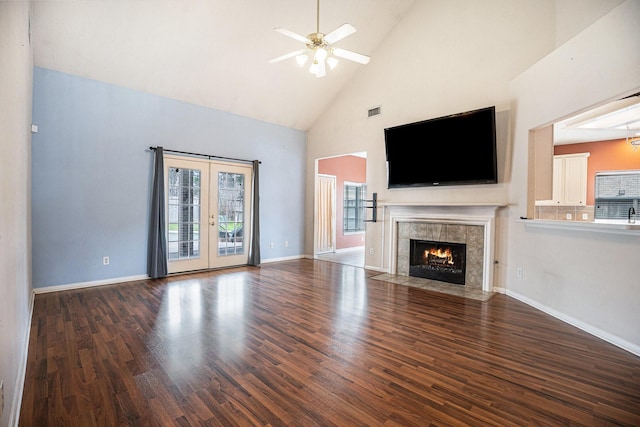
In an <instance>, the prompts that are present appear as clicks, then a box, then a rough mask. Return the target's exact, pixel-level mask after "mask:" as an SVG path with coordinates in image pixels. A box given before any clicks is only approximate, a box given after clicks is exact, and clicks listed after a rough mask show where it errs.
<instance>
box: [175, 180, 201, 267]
mask: <svg viewBox="0 0 640 427" xmlns="http://www.w3.org/2000/svg"><path fill="white" fill-rule="evenodd" d="M168 199H169V200H168V201H169V206H168V212H169V218H168V236H167V237H168V239H167V241H168V249H169V261H175V260H184V259H192V258H198V257H199V256H200V171H199V170H197V169H186V168H169V196H168Z"/></svg>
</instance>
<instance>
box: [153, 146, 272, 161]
mask: <svg viewBox="0 0 640 427" xmlns="http://www.w3.org/2000/svg"><path fill="white" fill-rule="evenodd" d="M157 148H158V147H149V149H150V150H154V151H155V150H156V149H157ZM162 151H163V152H166V153H176V154H187V155H189V156H199V157H207V158H208V159H209V160H211V159H222V160H233V161H235V162H245V163H253V160H246V159H235V158H233V157H223V156H212V155H211V154H200V153H190V152H188V151H178V150H168V149H166V148H163V149H162ZM258 163H260V164H262V162H261V161H259V160H258Z"/></svg>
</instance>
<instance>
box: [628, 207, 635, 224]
mask: <svg viewBox="0 0 640 427" xmlns="http://www.w3.org/2000/svg"><path fill="white" fill-rule="evenodd" d="M635 214H636V209H635V208H634V207H633V206H631V207H630V208H629V224H635V222H636V219H635V218H633V221H632V220H631V216H632V215H634V216H635Z"/></svg>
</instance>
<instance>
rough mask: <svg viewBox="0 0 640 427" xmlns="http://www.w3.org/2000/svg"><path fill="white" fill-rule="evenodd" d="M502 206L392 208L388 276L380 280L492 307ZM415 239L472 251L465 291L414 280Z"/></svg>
mask: <svg viewBox="0 0 640 427" xmlns="http://www.w3.org/2000/svg"><path fill="white" fill-rule="evenodd" d="M500 206H501V205H458V206H450V205H449V206H441V205H438V206H434V205H426V206H425V205H420V206H413V205H412V206H407V205H402V206H387V207H385V211H387V212H385V213H386V215H385V216H384V217H385V220H386V221H388V226H389V229H388V230H389V231H388V236H389V245H390V248H389V258H390V266H389V273H388V274H381V275H379V276H375V277H374V278H375V279H378V280H383V281H387V282H391V283H396V284H402V285H408V286H413V287H418V288H422V289H427V290H433V291H436V292H443V293H447V294H452V295H458V296H462V297H466V298H471V299H476V300H480V301H486V300H488V299H489V298H491V296H493V295H494V292H493V289H492V288H493V283H492V282H493V248H494V222H495V212H496V209H497V208H498V207H500ZM411 239H418V240H430V241H440V242H450V243H464V244H466V246H467V253H466V273H465V285H464V286H461V285H457V284H452V283H447V282H440V281H436V280H430V279H423V278H419V277H411V276H409V264H410V241H411Z"/></svg>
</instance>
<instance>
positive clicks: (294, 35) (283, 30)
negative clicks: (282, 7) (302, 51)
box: [274, 28, 311, 44]
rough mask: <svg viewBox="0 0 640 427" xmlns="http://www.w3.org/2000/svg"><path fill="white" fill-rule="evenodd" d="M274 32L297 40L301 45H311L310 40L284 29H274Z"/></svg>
mask: <svg viewBox="0 0 640 427" xmlns="http://www.w3.org/2000/svg"><path fill="white" fill-rule="evenodd" d="M274 31H275V32H277V33H280V34H282V35H283V36H287V37H291V38H292V39H294V40H298V41H299V42H302V43H305V44H307V43H311V40H309V39H308V38H306V37H305V36H301V35H300V34H297V33H294V32H293V31H289V30H287V29H286V28H274Z"/></svg>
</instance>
